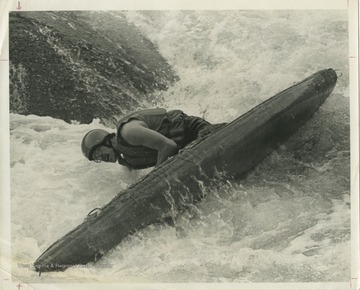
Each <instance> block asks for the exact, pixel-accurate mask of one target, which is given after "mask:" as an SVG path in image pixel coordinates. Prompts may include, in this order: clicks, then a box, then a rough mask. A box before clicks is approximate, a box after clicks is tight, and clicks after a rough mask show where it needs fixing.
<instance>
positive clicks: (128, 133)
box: [120, 120, 179, 166]
mask: <svg viewBox="0 0 360 290" xmlns="http://www.w3.org/2000/svg"><path fill="white" fill-rule="evenodd" d="M120 134H121V136H122V137H123V138H124V140H125V141H126V142H128V143H129V144H130V145H134V146H138V145H142V146H145V147H148V148H151V149H154V150H157V152H158V157H157V162H156V166H158V165H160V164H161V163H163V162H164V161H165V160H166V159H167V158H169V157H170V156H173V155H175V154H176V153H177V152H178V151H179V148H178V146H177V144H176V143H175V142H174V141H173V140H171V139H169V138H166V137H165V136H163V135H161V134H160V133H158V132H156V131H154V130H151V129H149V128H148V126H147V125H146V123H144V122H142V121H139V120H132V121H130V122H128V123H126V124H125V125H124V126H123V127H122V128H121V132H120Z"/></svg>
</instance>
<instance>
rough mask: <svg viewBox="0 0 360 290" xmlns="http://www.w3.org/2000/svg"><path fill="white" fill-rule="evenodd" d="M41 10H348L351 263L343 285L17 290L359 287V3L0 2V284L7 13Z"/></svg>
mask: <svg viewBox="0 0 360 290" xmlns="http://www.w3.org/2000/svg"><path fill="white" fill-rule="evenodd" d="M18 2H20V6H21V11H46V10H139V9H141V10H189V9H203V10H226V9H347V10H348V11H349V35H350V41H349V65H350V96H351V98H350V100H351V101H350V102H351V104H350V118H351V141H350V142H351V212H352V224H351V229H352V231H351V233H352V241H351V245H352V264H351V277H349V282H344V283H260V284H259V283H251V284H214V283H213V284H204V283H185V284H167V283H162V284H110V283H106V284H104V283H102V284H31V285H26V284H21V285H22V288H21V289H23V290H24V289H44V290H45V289H46V290H47V289H64V288H68V287H71V289H89V288H93V287H94V286H95V287H99V286H100V287H101V289H119V288H120V287H121V289H166V290H170V289H189V288H190V289H191V288H196V289H220V288H221V289H229V290H231V289H336V290H339V289H358V288H359V282H358V278H359V249H358V247H359V119H358V113H359V100H358V96H359V86H358V31H359V25H358V15H359V7H358V6H359V5H358V0H316V1H314V0H301V1H298V0H77V1H75V0H72V1H70V0H20V1H14V0H5V1H4V0H2V1H1V2H0V93H1V94H0V110H1V111H0V112H1V114H0V134H1V142H0V152H1V155H0V170H1V171H0V185H1V194H0V204H1V208H0V246H1V248H0V250H1V252H0V254H1V256H0V258H1V260H0V270H1V271H0V278H1V280H0V283H1V284H0V285H1V287H0V288H1V289H5V290H7V289H17V287H16V285H17V283H18V282H17V281H11V277H10V271H11V266H10V265H11V256H10V220H9V218H8V217H9V216H10V194H9V192H10V184H9V180H10V174H9V167H8V166H9V162H10V158H9V152H10V147H9V115H8V112H9V100H8V96H9V80H8V72H9V62H8V61H7V60H8V59H9V55H8V22H9V20H8V12H9V11H17V9H16V7H17V6H18V5H19V3H18Z"/></svg>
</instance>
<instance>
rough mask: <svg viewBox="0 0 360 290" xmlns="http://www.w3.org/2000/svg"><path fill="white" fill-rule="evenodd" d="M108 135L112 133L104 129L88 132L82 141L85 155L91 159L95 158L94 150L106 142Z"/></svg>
mask: <svg viewBox="0 0 360 290" xmlns="http://www.w3.org/2000/svg"><path fill="white" fill-rule="evenodd" d="M108 135H110V133H109V132H107V131H105V130H102V129H94V130H91V131H89V132H87V133H86V135H85V136H84V138H83V140H82V142H81V150H82V153H83V154H84V156H85V157H86V158H87V159H89V160H93V158H92V156H91V155H92V153H93V151H94V150H95V148H96V147H97V146H99V145H101V143H103V142H104V140H105V138H106V137H107V136H108Z"/></svg>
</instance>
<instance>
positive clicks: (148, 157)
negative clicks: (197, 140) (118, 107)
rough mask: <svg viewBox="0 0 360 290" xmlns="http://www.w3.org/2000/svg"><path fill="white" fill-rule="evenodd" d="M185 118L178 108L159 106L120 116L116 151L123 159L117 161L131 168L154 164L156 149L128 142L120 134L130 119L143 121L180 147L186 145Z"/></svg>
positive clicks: (146, 166) (142, 167) (141, 167)
mask: <svg viewBox="0 0 360 290" xmlns="http://www.w3.org/2000/svg"><path fill="white" fill-rule="evenodd" d="M185 118H186V115H185V114H184V113H183V112H182V111H180V110H173V111H169V112H167V111H166V110H165V109H161V108H156V109H148V110H142V111H137V112H134V113H131V114H129V115H127V116H125V117H124V118H122V119H121V120H120V121H119V123H118V129H117V143H118V145H117V151H118V153H119V155H120V156H121V157H122V159H123V160H121V159H120V160H119V163H120V164H122V165H126V166H128V167H129V168H131V169H144V168H148V167H152V166H155V165H156V161H157V154H158V152H157V150H154V149H151V148H148V147H145V146H133V145H130V144H128V143H127V142H126V141H125V140H124V139H123V138H122V136H121V134H120V131H121V128H122V126H123V125H124V124H126V123H127V122H129V121H131V120H140V121H143V122H145V123H146V124H147V125H148V127H149V129H151V130H154V131H157V132H159V133H160V134H162V135H164V136H165V137H167V138H169V139H171V140H173V141H175V143H176V144H177V145H178V146H179V148H180V149H181V148H183V147H184V146H185V145H186V144H185V143H184V139H185Z"/></svg>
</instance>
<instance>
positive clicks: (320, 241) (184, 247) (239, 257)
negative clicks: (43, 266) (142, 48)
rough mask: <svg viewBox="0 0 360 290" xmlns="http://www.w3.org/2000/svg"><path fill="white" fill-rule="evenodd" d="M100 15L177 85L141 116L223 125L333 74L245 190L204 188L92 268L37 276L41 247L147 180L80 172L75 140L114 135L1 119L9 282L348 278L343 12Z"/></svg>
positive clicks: (105, 171)
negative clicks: (6, 131) (152, 56)
mask: <svg viewBox="0 0 360 290" xmlns="http://www.w3.org/2000/svg"><path fill="white" fill-rule="evenodd" d="M111 13H113V14H114V15H117V14H118V15H125V16H126V19H127V21H129V22H130V23H133V24H134V25H136V27H137V28H138V30H139V31H140V32H141V34H142V35H144V36H145V37H146V38H148V39H149V40H150V41H151V42H153V43H154V44H155V45H156V46H157V47H158V49H159V52H160V53H161V55H162V56H163V57H165V59H166V60H167V61H168V62H169V64H170V65H171V66H172V68H173V69H174V70H175V72H176V74H177V75H178V76H179V81H178V82H176V83H175V84H174V85H173V86H171V87H170V88H169V89H168V90H167V91H161V92H160V91H159V92H156V93H154V94H153V98H152V99H151V100H150V101H149V100H146V101H145V100H144V103H143V104H144V106H148V107H165V108H166V109H181V110H184V111H185V112H186V113H188V114H190V115H196V116H201V117H204V118H205V119H207V120H208V121H210V122H212V123H217V122H229V121H231V120H233V119H234V118H236V117H238V116H239V115H241V114H243V113H245V112H247V111H248V110H250V109H251V108H253V107H254V106H256V105H257V104H259V103H261V102H262V101H264V100H266V99H267V98H269V97H271V96H273V95H274V94H276V93H278V92H279V91H281V90H283V89H286V88H287V87H289V86H291V85H293V84H294V83H296V82H298V81H301V80H302V79H304V78H306V77H307V76H309V75H310V74H312V73H315V72H316V71H318V70H321V69H325V68H334V69H336V70H337V72H338V75H339V76H340V77H339V79H338V83H337V85H336V87H335V89H334V92H333V93H332V95H331V96H330V97H329V99H328V100H327V101H326V102H325V103H324V105H323V106H322V107H321V108H320V109H319V111H318V112H317V113H316V114H315V115H314V117H313V118H312V119H311V120H310V121H309V122H308V123H307V124H305V125H304V126H303V127H302V128H301V129H300V130H299V131H298V132H297V133H296V134H295V135H294V136H292V137H291V138H290V139H289V140H288V141H287V142H285V143H284V144H283V145H282V146H281V147H280V148H279V149H278V150H276V151H275V152H273V153H272V154H271V155H270V156H269V157H268V158H266V159H265V160H264V162H262V163H261V164H260V165H259V166H257V167H256V168H255V169H254V170H253V171H251V172H250V173H249V175H248V176H247V177H246V178H245V179H241V180H236V181H231V182H230V181H229V182H228V183H227V184H225V185H224V184H222V185H219V187H217V188H211V189H208V193H207V196H206V197H205V198H204V200H202V201H201V202H199V203H197V204H196V205H194V206H193V207H191V208H190V209H189V210H188V211H187V212H185V213H181V214H179V215H178V216H177V218H176V220H175V226H168V225H162V224H156V225H152V226H149V227H147V228H145V229H143V230H141V231H138V232H137V233H135V234H134V235H132V236H130V237H128V238H127V239H126V240H124V241H123V242H122V243H121V244H120V245H118V246H117V247H116V248H114V249H113V250H112V251H111V252H109V253H107V254H106V255H105V256H104V257H103V258H102V259H101V260H100V261H99V262H97V263H96V264H91V265H89V266H88V267H83V268H80V267H77V268H69V269H68V270H66V271H65V272H55V273H43V274H42V275H41V277H39V275H38V273H36V272H35V271H34V269H33V268H32V266H31V265H32V263H33V262H34V261H35V260H36V258H37V257H38V256H39V255H40V254H41V253H42V252H43V251H44V250H46V248H47V247H49V246H50V245H51V244H52V243H53V242H55V241H56V240H57V239H59V238H61V237H62V236H64V235H65V234H66V233H67V232H68V231H70V230H72V229H73V228H74V227H76V226H77V225H78V224H80V223H81V222H82V221H83V220H84V218H86V216H87V214H88V213H89V212H90V211H91V210H92V209H94V208H97V207H102V206H103V205H105V204H106V203H108V202H109V201H110V200H111V199H112V198H113V197H114V196H115V195H116V194H117V193H118V192H120V191H121V190H123V189H125V188H127V187H128V186H129V185H130V184H132V183H133V182H135V181H136V180H137V179H138V178H139V177H141V176H143V175H144V174H146V173H147V172H148V171H149V170H142V171H131V172H130V171H128V170H127V169H125V168H122V167H121V166H118V165H114V164H106V163H100V164H95V163H92V162H89V161H87V160H86V159H85V158H84V157H83V155H82V153H81V150H80V143H81V140H82V137H83V136H84V134H85V133H86V132H87V131H89V130H90V129H95V128H102V129H106V130H109V131H113V130H114V129H113V128H109V127H106V126H105V125H104V124H102V123H101V122H100V120H98V119H95V120H93V122H92V123H91V124H79V123H78V122H76V121H74V122H72V123H66V122H65V121H63V120H60V119H55V118H52V117H46V116H43V117H40V116H36V115H28V116H24V115H20V114H10V142H11V143H10V146H11V153H10V177H11V184H10V186H11V243H12V275H13V276H15V277H17V279H19V280H21V281H24V282H27V283H45V282H55V281H61V282H121V283H133V282H137V283H163V282H169V283H184V282H206V283H214V282H228V283H243V282H344V281H346V282H347V281H349V279H350V266H351V254H350V253H351V252H350V250H351V249H350V233H351V231H350V116H349V73H348V71H349V67H348V26H347V25H348V22H347V12H346V11H345V10H344V11H340V10H328V11H321V10H311V11H310V10H308V11H305V10H298V11H290V10H284V11H261V10H260V11H230V10H229V11H122V12H111ZM134 109H136V108H134ZM119 117H120V116H119Z"/></svg>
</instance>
